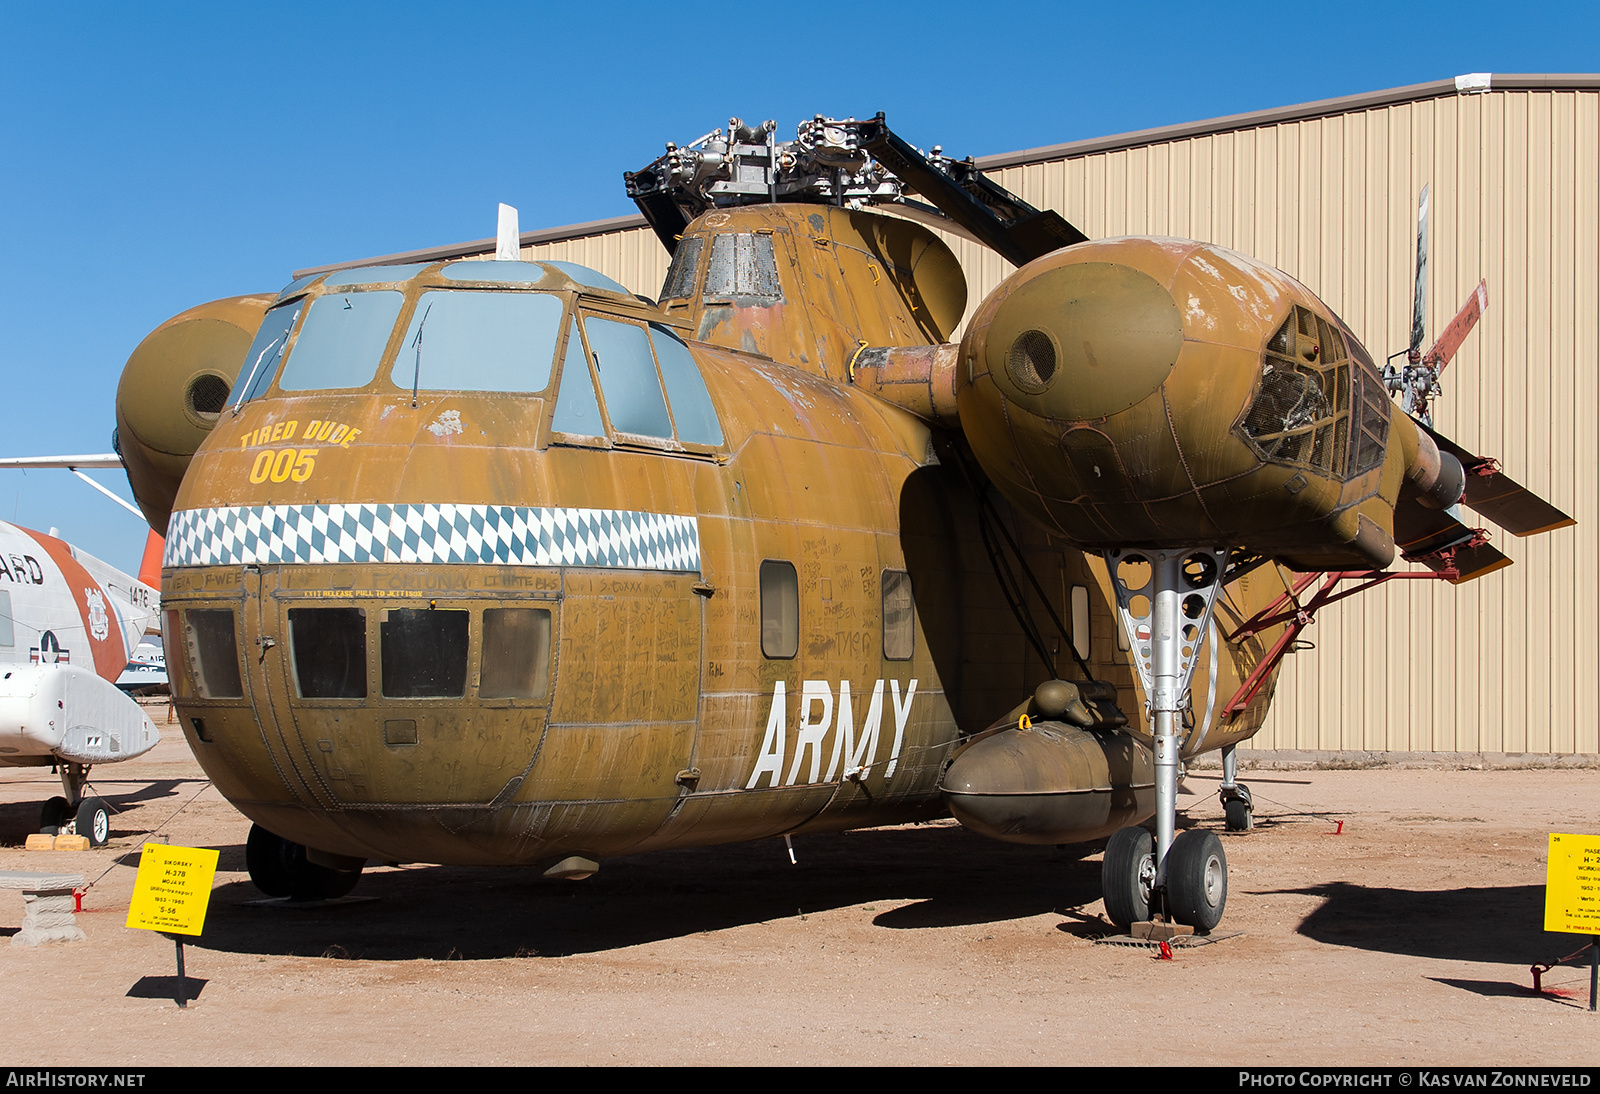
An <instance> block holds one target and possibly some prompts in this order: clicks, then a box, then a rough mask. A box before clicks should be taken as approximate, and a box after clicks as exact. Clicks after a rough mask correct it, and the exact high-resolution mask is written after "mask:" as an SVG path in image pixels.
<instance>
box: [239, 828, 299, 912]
mask: <svg viewBox="0 0 1600 1094" xmlns="http://www.w3.org/2000/svg"><path fill="white" fill-rule="evenodd" d="M305 861H306V849H305V848H304V847H301V846H300V845H299V844H298V843H290V842H289V841H288V840H286V839H284V838H283V837H282V836H278V835H274V834H273V833H271V832H269V831H267V830H266V829H265V828H263V827H261V826H260V825H259V824H252V825H251V826H250V836H249V838H248V839H246V840H245V843H244V866H245V869H246V870H248V871H250V881H251V884H253V885H254V886H255V887H256V888H257V889H260V890H261V891H262V892H263V893H265V894H267V895H268V896H290V895H292V894H293V893H294V881H295V875H296V873H297V872H298V870H299V868H300V867H303V866H304V865H305Z"/></svg>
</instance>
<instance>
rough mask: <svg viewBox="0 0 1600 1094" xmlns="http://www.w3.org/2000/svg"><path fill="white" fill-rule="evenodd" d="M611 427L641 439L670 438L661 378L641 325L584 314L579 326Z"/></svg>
mask: <svg viewBox="0 0 1600 1094" xmlns="http://www.w3.org/2000/svg"><path fill="white" fill-rule="evenodd" d="M583 329H584V333H585V334H587V335H588V336H589V349H590V352H592V353H593V354H594V363H595V372H596V373H598V374H599V376H600V390H601V392H602V394H604V396H605V400H606V413H607V414H609V415H610V416H611V425H612V428H614V429H616V430H617V431H618V432H619V433H632V434H634V435H635V436H639V437H654V438H659V439H661V440H665V441H670V440H671V439H672V418H671V416H670V415H668V413H667V401H666V397H665V396H664V395H663V394H662V390H661V377H660V376H659V375H657V373H656V363H655V357H654V355H652V354H651V352H650V337H649V335H648V334H647V333H646V332H645V328H644V326H643V325H642V324H638V323H624V322H620V321H618V320H614V319H602V318H600V317H599V316H594V315H591V316H588V317H587V318H585V320H584V324H583Z"/></svg>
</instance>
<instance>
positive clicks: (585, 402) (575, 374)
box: [550, 320, 606, 437]
mask: <svg viewBox="0 0 1600 1094" xmlns="http://www.w3.org/2000/svg"><path fill="white" fill-rule="evenodd" d="M550 428H551V429H553V430H555V431H556V432H558V433H573V434H576V435H577V436H580V437H604V436H605V435H606V427H605V423H604V422H602V421H601V420H600V402H599V400H598V399H596V398H595V396H594V381H593V380H592V379H590V377H589V361H588V359H587V358H585V357H584V355H583V339H582V338H580V337H578V323H577V320H573V322H572V325H571V327H569V328H568V333H567V358H566V362H565V363H564V364H563V365H562V366H561V391H560V393H559V394H558V395H557V396H556V413H555V417H554V418H552V419H551V421H550Z"/></svg>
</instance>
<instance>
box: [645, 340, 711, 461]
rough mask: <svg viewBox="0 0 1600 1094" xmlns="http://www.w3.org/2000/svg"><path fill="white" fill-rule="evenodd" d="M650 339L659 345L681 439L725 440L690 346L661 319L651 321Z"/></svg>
mask: <svg viewBox="0 0 1600 1094" xmlns="http://www.w3.org/2000/svg"><path fill="white" fill-rule="evenodd" d="M650 341H651V342H652V343H653V344H654V345H655V347H656V360H657V361H659V362H660V363H661V379H662V380H663V381H665V383H666V385H667V399H668V401H669V402H670V403H671V404H672V416H673V419H674V420H675V421H677V423H678V440H680V441H682V442H683V443H684V444H711V445H717V444H721V443H722V426H721V425H720V424H719V423H718V422H717V412H716V410H715V409H714V408H713V407H712V405H711V395H710V393H709V392H707V391H706V381H705V378H704V377H702V376H701V375H700V369H699V367H698V366H697V365H696V364H695V363H694V358H693V357H692V356H690V354H689V347H688V346H686V345H684V344H683V341H682V339H680V338H679V337H678V336H677V335H676V334H673V333H672V332H671V331H670V330H668V329H667V328H666V327H663V326H661V325H660V324H659V323H651V324H650Z"/></svg>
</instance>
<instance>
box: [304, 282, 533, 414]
mask: <svg viewBox="0 0 1600 1094" xmlns="http://www.w3.org/2000/svg"><path fill="white" fill-rule="evenodd" d="M561 312H562V303H561V298H560V297H559V296H550V295H548V294H545V293H515V292H449V291H442V292H425V293H423V294H422V297H421V298H420V299H419V300H418V301H417V307H416V310H415V311H413V312H412V313H411V323H410V324H409V325H408V326H407V327H406V334H405V337H404V338H403V339H401V341H400V351H399V352H398V353H397V354H396V355H395V359H394V368H393V369H392V370H391V371H390V373H389V377H390V379H392V380H393V381H394V383H395V386H396V387H400V388H411V389H416V390H419V391H501V392H522V393H527V392H535V391H543V390H544V389H545V388H546V387H548V386H549V385H550V363H551V361H552V360H554V359H555V354H556V339H557V337H558V336H559V335H560V334H561ZM296 352H298V350H297V351H296Z"/></svg>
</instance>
